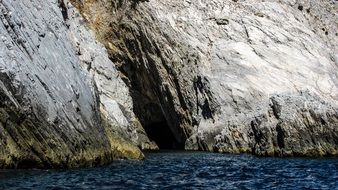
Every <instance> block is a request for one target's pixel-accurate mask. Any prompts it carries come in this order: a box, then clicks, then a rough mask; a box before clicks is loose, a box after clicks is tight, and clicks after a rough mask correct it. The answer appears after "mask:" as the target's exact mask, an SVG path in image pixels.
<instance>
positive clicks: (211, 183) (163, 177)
mask: <svg viewBox="0 0 338 190" xmlns="http://www.w3.org/2000/svg"><path fill="white" fill-rule="evenodd" d="M146 157H147V159H146V160H144V161H115V162H114V163H113V164H111V165H109V166H105V167H98V168H87V169H77V170H18V171H10V170H3V171H0V189H338V159H333V158H332V159H309V158H284V159H281V158H258V157H254V156H250V155H224V154H212V153H203V152H160V153H148V154H146Z"/></svg>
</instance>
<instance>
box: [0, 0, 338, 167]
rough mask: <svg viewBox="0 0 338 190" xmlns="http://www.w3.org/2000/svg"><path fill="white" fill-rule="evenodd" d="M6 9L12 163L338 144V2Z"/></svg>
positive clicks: (4, 134) (290, 151)
mask: <svg viewBox="0 0 338 190" xmlns="http://www.w3.org/2000/svg"><path fill="white" fill-rule="evenodd" d="M73 6H74V7H76V8H74V7H73ZM0 9H1V13H0V32H1V33H0V34H1V35H0V48H1V51H0V98H1V102H0V167H2V168H16V167H77V166H88V165H97V164H104V163H107V162H110V161H111V160H112V159H114V158H141V157H142V153H141V152H140V150H139V148H141V149H156V148H158V147H160V148H179V149H192V150H207V151H218V152H230V153H240V152H249V153H253V154H256V155H267V156H293V155H302V156H303V155H306V156H318V155H337V154H338V105H337V103H338V74H337V67H338V53H337V52H338V44H337V41H338V34H337V31H338V15H337V11H338V5H337V3H336V1H332V0H320V1H318V0H302V1H301V0H285V1H282V2H281V1H268V0H266V1H263V0H238V1H223V0H209V1H201V0H198V1H190V0H183V1H182V0H181V1H179V0H162V1H155V0H149V1H143V0H119V1H114V0H113V1H112V0H97V1H92V0H70V2H68V1H67V0H48V1H44V2H41V1H38V0H31V1H13V0H0ZM99 42H100V43H99ZM101 43H102V44H101ZM155 143H156V144H155ZM137 147H139V148H137Z"/></svg>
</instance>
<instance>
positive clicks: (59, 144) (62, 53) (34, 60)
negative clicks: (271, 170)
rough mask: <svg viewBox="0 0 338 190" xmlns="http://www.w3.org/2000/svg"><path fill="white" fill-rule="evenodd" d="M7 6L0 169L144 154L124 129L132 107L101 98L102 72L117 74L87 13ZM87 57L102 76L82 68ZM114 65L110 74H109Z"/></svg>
mask: <svg viewBox="0 0 338 190" xmlns="http://www.w3.org/2000/svg"><path fill="white" fill-rule="evenodd" d="M0 10H1V13H0V34H1V36H0V49H1V50H0V99H1V101H0V167H1V168H22V167H78V166H92V165H99V164H104V163H109V162H110V161H111V160H112V159H114V158H142V156H143V155H142V153H141V152H140V150H139V149H138V148H137V147H135V146H134V145H133V143H132V142H131V141H129V138H128V137H127V136H126V135H125V132H123V131H122V130H118V127H120V126H122V124H121V125H118V124H120V123H122V122H125V121H124V120H123V119H124V117H122V116H124V115H126V116H127V113H123V114H122V116H121V115H119V114H121V113H122V112H124V107H123V106H126V107H127V108H128V106H129V105H128V104H127V103H124V105H123V106H120V105H119V104H118V103H117V101H113V100H112V99H114V97H107V98H103V97H102V94H103V92H102V91H103V90H101V89H102V86H103V85H104V84H105V83H104V82H105V81H104V80H103V79H101V78H102V76H104V75H105V74H106V73H108V74H107V75H108V77H110V78H117V72H116V71H114V70H113V68H114V66H113V65H112V63H111V62H110V61H109V59H107V56H106V51H105V49H104V48H103V47H102V46H101V45H99V44H98V43H97V42H96V41H95V37H94V35H93V33H91V32H90V31H89V30H88V29H86V28H85V27H84V23H83V21H82V20H81V16H80V14H79V13H77V11H76V10H75V9H69V7H66V5H65V1H63V2H57V1H46V2H42V1H38V0H35V1H26V0H24V1H12V0H8V1H7V0H5V1H0ZM88 56H90V57H89V58H88ZM88 59H90V61H91V64H92V68H95V69H96V70H95V71H96V73H97V75H95V76H94V74H91V73H89V72H88V71H87V69H83V68H82V67H81V66H84V65H83V64H84V63H86V61H87V60H88ZM109 64H110V66H111V67H110V70H111V71H106V72H102V70H104V67H107V65H108V66H109ZM88 70H90V69H88ZM100 71H101V72H102V73H100ZM97 78H98V80H97V81H95V79H97ZM114 84H115V86H113V85H112V87H115V88H116V89H119V93H123V92H125V91H128V90H127V88H126V87H125V86H124V85H123V84H124V83H123V82H122V81H120V80H114ZM121 84H122V85H121ZM105 90H106V91H109V90H110V88H106V89H105ZM112 94H113V93H112ZM124 95H125V97H124V99H127V100H126V101H128V94H127V93H124ZM120 99H123V98H122V97H121V98H120ZM111 107H114V109H113V110H111V109H112V108H111ZM115 117H116V118H117V119H119V120H118V121H115V120H114V119H115ZM129 119H130V120H131V119H132V117H129ZM112 120H114V122H112ZM119 122H120V123H119ZM117 126H118V127H117ZM126 130H129V129H126ZM122 132H123V133H122ZM125 139H128V140H125Z"/></svg>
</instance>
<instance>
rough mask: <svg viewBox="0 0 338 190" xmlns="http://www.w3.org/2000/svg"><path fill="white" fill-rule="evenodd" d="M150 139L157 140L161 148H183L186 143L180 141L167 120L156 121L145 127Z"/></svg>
mask: <svg viewBox="0 0 338 190" xmlns="http://www.w3.org/2000/svg"><path fill="white" fill-rule="evenodd" d="M144 129H145V131H146V133H147V135H148V137H149V139H150V140H152V141H155V143H156V144H157V146H158V147H159V149H160V150H161V149H167V150H183V149H184V145H183V144H181V143H179V142H178V141H177V140H176V138H175V136H174V134H173V132H172V131H171V130H170V128H169V126H168V124H167V122H166V121H161V122H155V123H151V124H148V125H146V126H145V127H144Z"/></svg>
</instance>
